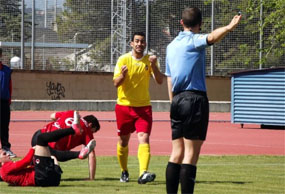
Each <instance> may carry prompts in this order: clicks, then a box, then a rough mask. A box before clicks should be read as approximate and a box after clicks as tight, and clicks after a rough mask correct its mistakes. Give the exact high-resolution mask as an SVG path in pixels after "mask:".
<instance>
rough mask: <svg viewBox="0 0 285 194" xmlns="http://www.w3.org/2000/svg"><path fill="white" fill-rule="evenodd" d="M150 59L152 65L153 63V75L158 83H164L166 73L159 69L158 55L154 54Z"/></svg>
mask: <svg viewBox="0 0 285 194" xmlns="http://www.w3.org/2000/svg"><path fill="white" fill-rule="evenodd" d="M148 60H149V61H150V65H151V68H152V72H153V77H154V79H155V81H156V83H158V84H162V82H163V76H164V75H163V74H162V73H161V72H160V71H159V69H158V67H157V65H156V64H157V57H156V56H155V55H152V56H150V57H149V59H148Z"/></svg>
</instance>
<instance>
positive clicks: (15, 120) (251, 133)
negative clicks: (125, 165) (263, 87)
mask: <svg viewBox="0 0 285 194" xmlns="http://www.w3.org/2000/svg"><path fill="white" fill-rule="evenodd" d="M51 113H52V112H51V111H13V112H12V114H11V123H10V142H11V144H12V148H11V149H12V151H13V152H15V153H16V154H17V156H19V157H23V156H24V155H25V154H26V152H27V151H28V149H29V148H30V141H31V137H32V135H33V133H34V132H35V131H36V130H38V129H40V128H42V127H43V126H44V125H45V124H46V123H47V121H48V120H49V116H50V114H51ZM80 114H81V115H82V116H85V115H87V114H94V115H95V116H96V117H97V118H98V119H99V120H101V122H100V123H101V130H100V131H99V132H98V133H96V134H95V135H94V137H95V139H96V141H97V145H96V154H97V156H115V155H116V144H117V132H116V131H117V130H116V122H114V121H115V113H114V112H86V111H82V112H80ZM153 119H154V121H155V122H154V123H153V128H152V134H151V138H150V141H151V154H152V155H169V154H170V152H171V129H170V122H169V121H168V120H169V113H168V112H154V113H153ZM21 120H22V121H21ZM23 120H26V121H25V122H23ZM35 121H36V122H35ZM158 121H159V122H158ZM225 121H227V122H225ZM284 139H285V130H272V129H270V130H267V129H260V126H259V125H251V124H245V125H244V128H241V127H240V125H239V124H232V123H230V113H210V123H209V128H208V135H207V140H206V141H205V143H204V145H203V147H202V151H201V154H202V155H284V154H285V141H284ZM137 144H138V143H137V138H136V134H135V133H134V134H133V135H132V137H131V140H130V146H129V152H130V155H136V154H137ZM79 149H80V146H79V147H77V148H75V150H79Z"/></svg>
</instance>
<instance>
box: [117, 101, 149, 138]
mask: <svg viewBox="0 0 285 194" xmlns="http://www.w3.org/2000/svg"><path fill="white" fill-rule="evenodd" d="M115 112H116V118H117V127H118V136H121V135H128V134H130V133H133V132H134V131H136V132H137V133H138V132H144V133H148V134H150V132H151V127H152V108H151V106H143V107H130V106H121V105H118V104H116V107H115Z"/></svg>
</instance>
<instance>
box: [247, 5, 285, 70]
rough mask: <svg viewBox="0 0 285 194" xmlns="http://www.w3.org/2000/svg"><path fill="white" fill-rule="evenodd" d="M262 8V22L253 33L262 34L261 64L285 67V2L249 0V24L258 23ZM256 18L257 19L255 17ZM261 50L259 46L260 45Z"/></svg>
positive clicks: (259, 22)
mask: <svg viewBox="0 0 285 194" xmlns="http://www.w3.org/2000/svg"><path fill="white" fill-rule="evenodd" d="M261 6H262V21H258V23H257V25H255V28H251V31H252V33H255V34H258V33H260V32H261V33H262V42H263V45H262V49H261V50H259V49H257V51H258V52H259V51H262V52H263V56H262V59H261V61H259V62H260V63H262V64H264V65H267V64H270V66H272V65H282V66H285V64H284V61H285V30H284V26H285V11H284V10H285V1H284V0H262V1H261V0H249V1H248V5H247V9H246V11H247V14H249V15H250V16H249V17H248V19H247V22H246V23H247V24H251V23H256V22H255V20H256V19H255V17H258V16H259V15H260V10H261V9H260V8H261ZM254 16H255V17H254ZM258 48H259V45H258Z"/></svg>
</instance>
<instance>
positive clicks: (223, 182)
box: [196, 181, 253, 185]
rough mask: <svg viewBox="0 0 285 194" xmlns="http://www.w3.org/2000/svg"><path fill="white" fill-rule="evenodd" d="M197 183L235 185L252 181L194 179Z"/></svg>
mask: <svg viewBox="0 0 285 194" xmlns="http://www.w3.org/2000/svg"><path fill="white" fill-rule="evenodd" d="M196 183H198V184H225V183H229V184H237V185H244V184H249V183H253V182H242V181H196Z"/></svg>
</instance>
